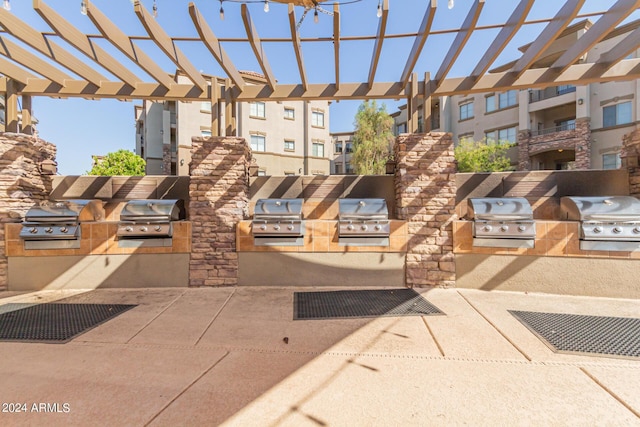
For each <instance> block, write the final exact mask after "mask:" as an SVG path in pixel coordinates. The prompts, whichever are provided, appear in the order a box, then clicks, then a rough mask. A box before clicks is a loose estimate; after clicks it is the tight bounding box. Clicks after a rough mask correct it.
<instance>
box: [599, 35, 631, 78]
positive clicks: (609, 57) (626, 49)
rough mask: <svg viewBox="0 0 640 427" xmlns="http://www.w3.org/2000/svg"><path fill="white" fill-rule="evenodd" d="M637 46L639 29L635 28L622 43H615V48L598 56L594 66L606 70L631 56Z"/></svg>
mask: <svg viewBox="0 0 640 427" xmlns="http://www.w3.org/2000/svg"><path fill="white" fill-rule="evenodd" d="M639 46H640V28H636V29H635V30H633V31H632V32H631V33H630V34H629V35H628V36H627V37H625V38H624V39H623V40H622V41H620V42H619V43H616V45H615V46H613V47H612V48H611V49H609V50H608V51H606V52H604V53H603V54H602V55H600V58H598V60H597V61H596V64H598V65H599V66H601V67H603V71H604V70H608V69H609V68H611V67H612V66H613V65H615V64H616V63H617V62H619V61H622V60H623V59H624V58H626V57H627V56H629V55H630V54H632V53H633V52H634V51H635V50H636V49H638V47H639Z"/></svg>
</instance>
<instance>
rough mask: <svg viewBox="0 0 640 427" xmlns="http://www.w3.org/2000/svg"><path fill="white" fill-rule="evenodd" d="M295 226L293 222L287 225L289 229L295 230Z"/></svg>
mask: <svg viewBox="0 0 640 427" xmlns="http://www.w3.org/2000/svg"><path fill="white" fill-rule="evenodd" d="M294 228H295V227H294V226H293V225H292V224H289V225H287V230H289V231H293V229H294Z"/></svg>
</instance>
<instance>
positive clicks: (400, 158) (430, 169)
mask: <svg viewBox="0 0 640 427" xmlns="http://www.w3.org/2000/svg"><path fill="white" fill-rule="evenodd" d="M395 158H396V161H397V164H396V173H395V189H396V209H397V216H398V219H402V220H405V221H407V222H408V224H407V225H408V234H409V236H408V244H407V261H406V284H407V286H409V287H414V286H438V287H451V286H455V279H456V273H455V260H454V254H453V225H452V224H453V221H454V220H455V219H456V214H455V200H456V185H455V173H456V164H455V159H454V154H453V139H452V137H451V134H449V133H441V132H432V133H428V134H408V135H401V136H399V137H398V138H397V140H396V144H395Z"/></svg>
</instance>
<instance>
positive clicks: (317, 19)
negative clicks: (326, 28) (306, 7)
mask: <svg viewBox="0 0 640 427" xmlns="http://www.w3.org/2000/svg"><path fill="white" fill-rule="evenodd" d="M318 21H320V18H319V17H318V9H316V10H315V12H313V22H315V23H316V24H317V23H318Z"/></svg>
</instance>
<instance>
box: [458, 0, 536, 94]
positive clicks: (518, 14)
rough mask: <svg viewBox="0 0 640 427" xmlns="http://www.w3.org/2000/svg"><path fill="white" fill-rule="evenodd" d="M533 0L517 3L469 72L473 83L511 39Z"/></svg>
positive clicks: (527, 13)
mask: <svg viewBox="0 0 640 427" xmlns="http://www.w3.org/2000/svg"><path fill="white" fill-rule="evenodd" d="M533 1H534V0H521V1H520V3H518V6H516V8H515V9H514V11H513V13H512V14H511V16H510V17H509V19H508V20H507V22H506V23H505V25H504V27H502V29H501V30H500V32H499V33H498V35H497V36H496V38H495V39H494V40H493V42H492V43H491V45H490V46H489V48H488V49H487V51H486V52H485V54H484V55H483V56H482V58H481V59H480V61H478V64H477V65H476V67H475V68H474V69H473V71H472V72H471V74H470V76H469V77H470V78H471V79H473V82H474V83H475V82H476V81H478V79H479V78H480V77H481V76H482V75H484V74H485V73H486V72H487V70H488V69H489V67H491V64H493V63H494V62H495V60H496V59H497V58H498V56H499V55H500V54H501V53H502V51H503V50H504V49H505V48H506V47H507V45H508V44H509V42H510V41H511V39H513V37H514V36H515V35H516V33H517V32H518V30H519V29H520V27H522V25H523V24H524V21H525V20H526V19H527V15H529V12H530V11H531V7H532V6H533Z"/></svg>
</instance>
